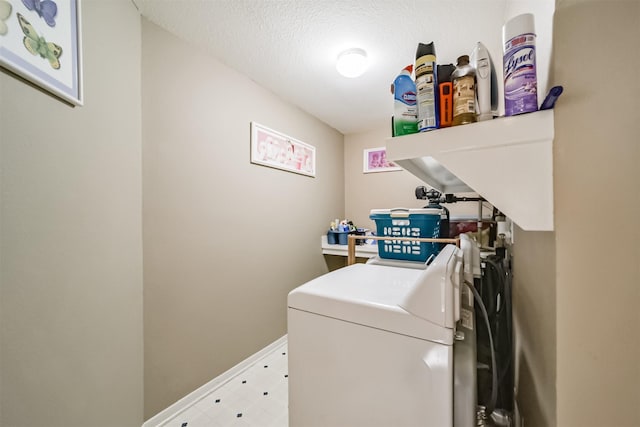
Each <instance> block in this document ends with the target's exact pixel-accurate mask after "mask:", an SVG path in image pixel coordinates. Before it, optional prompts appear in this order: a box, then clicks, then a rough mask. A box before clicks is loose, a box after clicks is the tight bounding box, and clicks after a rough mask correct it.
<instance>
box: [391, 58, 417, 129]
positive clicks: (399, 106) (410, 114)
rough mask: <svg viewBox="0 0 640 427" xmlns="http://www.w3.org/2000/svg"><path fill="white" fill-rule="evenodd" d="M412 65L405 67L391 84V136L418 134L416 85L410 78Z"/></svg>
mask: <svg viewBox="0 0 640 427" xmlns="http://www.w3.org/2000/svg"><path fill="white" fill-rule="evenodd" d="M412 71H413V65H407V66H406V67H405V68H404V69H403V70H402V71H401V72H400V74H399V75H398V76H397V77H396V79H395V80H394V81H393V83H392V84H391V93H392V94H393V134H392V136H400V135H408V134H410V133H416V132H418V121H417V120H418V117H417V116H418V106H417V105H416V85H415V83H414V82H413V79H412V78H411V72H412Z"/></svg>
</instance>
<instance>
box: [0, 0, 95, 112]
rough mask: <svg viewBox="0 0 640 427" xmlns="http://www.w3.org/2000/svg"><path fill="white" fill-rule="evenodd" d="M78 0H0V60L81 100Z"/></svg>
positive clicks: (32, 79) (76, 102)
mask: <svg viewBox="0 0 640 427" xmlns="http://www.w3.org/2000/svg"><path fill="white" fill-rule="evenodd" d="M81 52H82V49H81V39H80V0H0V65H1V66H2V67H4V68H6V69H8V70H10V71H12V72H13V73H15V74H17V75H18V76H20V77H23V78H24V79H26V80H29V81H30V82H32V83H34V84H36V85H37V86H40V87H42V88H43V89H45V90H47V91H49V92H51V93H52V94H54V95H56V96H57V97H59V98H62V99H64V100H65V101H67V102H69V103H71V104H74V105H82V102H83V100H82V58H81V56H82V55H81Z"/></svg>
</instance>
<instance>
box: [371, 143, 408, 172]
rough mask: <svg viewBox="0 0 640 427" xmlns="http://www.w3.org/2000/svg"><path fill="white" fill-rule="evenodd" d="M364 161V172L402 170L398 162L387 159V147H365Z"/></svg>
mask: <svg viewBox="0 0 640 427" xmlns="http://www.w3.org/2000/svg"><path fill="white" fill-rule="evenodd" d="M362 163H363V172H364V173H372V172H391V171H401V170H402V168H401V167H400V166H398V165H397V164H396V163H394V162H392V161H389V160H387V149H386V148H385V147H376V148H365V150H364V156H363V160H362Z"/></svg>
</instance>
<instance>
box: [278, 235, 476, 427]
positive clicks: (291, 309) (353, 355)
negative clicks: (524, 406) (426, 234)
mask: <svg viewBox="0 0 640 427" xmlns="http://www.w3.org/2000/svg"><path fill="white" fill-rule="evenodd" d="M465 237H466V236H465ZM462 242H463V248H464V244H466V245H469V244H470V243H469V241H467V240H466V239H463V240H462ZM469 252H470V251H468V250H463V249H461V248H458V247H456V246H455V245H447V246H445V247H444V248H443V249H442V250H441V251H440V253H439V254H438V255H437V256H436V257H435V259H433V261H432V262H431V263H430V264H429V265H426V264H419V263H408V262H402V261H398V262H394V261H393V260H381V259H373V260H372V261H370V262H369V263H367V264H354V265H351V266H347V267H344V268H341V269H339V270H335V271H332V272H329V273H327V274H325V275H323V276H321V277H318V278H316V279H314V280H311V281H310V282H308V283H306V284H304V285H302V286H300V287H298V288H296V289H294V290H293V291H291V293H290V294H289V296H288V346H289V349H288V353H289V355H288V360H289V426H290V427H314V426H318V427H320V426H322V427H328V426H330V427H341V426H342V427H358V426H363V427H365V426H366V427H375V426H380V427H389V426H394V427H401V426H407V427H409V426H410V427H418V426H438V427H447V426H473V425H476V424H475V423H476V347H475V346H476V342H475V328H474V321H475V318H474V312H473V295H472V293H471V292H470V291H469V289H468V288H467V286H466V285H465V283H464V282H465V281H468V280H466V279H465V271H464V258H465V257H464V256H463V254H465V253H469ZM390 264H391V265H390ZM472 281H473V279H472V278H471V282H472Z"/></svg>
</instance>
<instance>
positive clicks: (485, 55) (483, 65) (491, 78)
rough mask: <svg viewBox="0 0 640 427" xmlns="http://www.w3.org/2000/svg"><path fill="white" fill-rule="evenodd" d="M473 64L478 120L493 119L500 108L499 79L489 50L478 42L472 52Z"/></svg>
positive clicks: (471, 59) (471, 60)
mask: <svg viewBox="0 0 640 427" xmlns="http://www.w3.org/2000/svg"><path fill="white" fill-rule="evenodd" d="M470 62H471V66H472V67H473V68H474V69H475V70H476V114H477V116H478V121H479V122H481V121H483V120H491V119H493V115H494V113H495V114H496V115H497V110H498V79H497V77H496V71H495V67H494V66H493V61H492V60H491V55H490V54H489V50H488V49H487V48H486V47H485V46H484V44H482V42H478V43H477V44H476V47H475V48H474V49H473V52H471V58H470Z"/></svg>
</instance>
